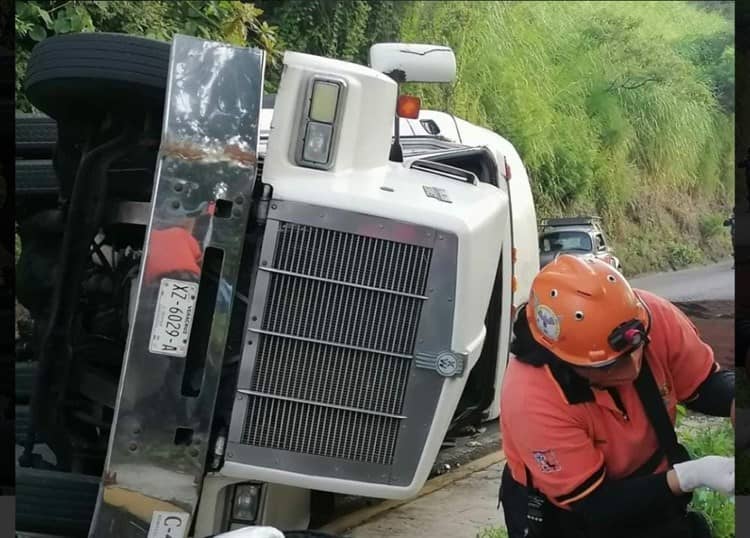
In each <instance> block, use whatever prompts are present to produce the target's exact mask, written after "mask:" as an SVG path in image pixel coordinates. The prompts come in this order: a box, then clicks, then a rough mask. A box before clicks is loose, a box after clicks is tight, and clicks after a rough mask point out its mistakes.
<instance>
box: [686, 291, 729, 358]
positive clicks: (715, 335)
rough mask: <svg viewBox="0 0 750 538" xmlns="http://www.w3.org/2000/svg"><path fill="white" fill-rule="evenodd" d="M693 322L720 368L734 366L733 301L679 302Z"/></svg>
mask: <svg viewBox="0 0 750 538" xmlns="http://www.w3.org/2000/svg"><path fill="white" fill-rule="evenodd" d="M675 305H676V306H677V307H678V308H680V310H682V311H683V312H684V313H685V314H686V315H687V316H688V317H689V318H690V319H691V321H692V322H693V323H694V324H695V326H696V328H697V329H698V331H699V333H700V335H701V338H703V340H704V341H705V342H706V343H707V344H708V345H709V346H711V347H712V348H713V350H714V355H715V357H716V361H717V362H718V363H719V364H720V365H721V367H722V368H734V301H701V302H689V303H679V302H676V303H675Z"/></svg>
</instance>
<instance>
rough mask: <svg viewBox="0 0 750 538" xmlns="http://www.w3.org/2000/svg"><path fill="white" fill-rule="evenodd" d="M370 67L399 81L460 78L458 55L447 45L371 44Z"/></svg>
mask: <svg viewBox="0 0 750 538" xmlns="http://www.w3.org/2000/svg"><path fill="white" fill-rule="evenodd" d="M370 67H372V68H373V69H375V70H376V71H380V72H381V73H385V74H386V75H388V76H389V77H391V78H392V79H393V80H395V81H396V82H398V83H399V84H401V83H404V82H453V81H454V80H455V79H456V56H455V54H454V53H453V50H452V49H451V48H450V47H445V46H443V45H418V44H413V43H376V44H375V45H373V46H372V47H370Z"/></svg>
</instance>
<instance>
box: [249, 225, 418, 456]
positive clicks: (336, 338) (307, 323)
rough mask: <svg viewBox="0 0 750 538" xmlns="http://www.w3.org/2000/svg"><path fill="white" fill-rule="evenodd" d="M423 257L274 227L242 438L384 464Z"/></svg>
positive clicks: (376, 243)
mask: <svg viewBox="0 0 750 538" xmlns="http://www.w3.org/2000/svg"><path fill="white" fill-rule="evenodd" d="M431 256H432V250H431V249H430V248H427V247H421V246H416V245H410V244H406V243H398V242H395V241H389V240H384V239H376V238H371V237H366V236H362V235H356V234H352V233H345V232H339V231H334V230H329V229H324V228H315V227H311V226H304V225H298V224H292V223H288V222H284V223H281V224H280V226H279V231H278V236H277V240H276V243H275V249H274V252H273V255H272V256H270V255H267V254H266V253H263V259H272V260H273V263H272V264H271V265H270V266H265V267H261V269H262V270H265V271H268V272H270V275H269V276H270V283H269V285H268V287H267V288H266V290H264V291H265V292H266V293H267V296H266V298H265V303H264V304H265V311H264V313H263V323H262V325H261V327H260V328H259V329H256V330H255V332H257V333H259V335H258V351H257V355H256V358H255V368H254V371H253V374H252V379H251V380H250V383H249V390H248V391H246V392H247V394H248V410H247V415H246V421H245V424H244V428H243V433H242V441H241V442H242V443H245V444H250V445H254V446H260V447H267V448H275V449H281V450H290V451H295V452H301V453H305V454H312V455H317V456H326V457H332V458H342V459H347V460H354V461H362V462H368V463H378V464H384V465H388V464H391V463H392V461H393V455H394V450H395V446H396V441H397V438H398V432H399V428H400V424H401V421H402V420H403V419H404V418H405V417H404V416H402V415H403V412H404V410H403V404H404V394H405V392H406V388H407V380H408V377H409V371H410V368H411V358H412V356H413V352H414V344H415V339H416V333H417V328H418V325H419V317H420V314H421V309H422V305H423V302H424V299H425V297H424V293H425V287H426V283H427V277H428V273H429V268H430V261H431ZM246 386H247V385H246Z"/></svg>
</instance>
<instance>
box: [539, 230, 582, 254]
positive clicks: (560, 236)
mask: <svg viewBox="0 0 750 538" xmlns="http://www.w3.org/2000/svg"><path fill="white" fill-rule="evenodd" d="M539 249H540V250H541V251H542V252H557V251H561V250H587V251H590V250H591V237H589V234H587V233H585V232H573V231H567V232H550V233H546V234H544V235H543V236H542V237H541V239H539Z"/></svg>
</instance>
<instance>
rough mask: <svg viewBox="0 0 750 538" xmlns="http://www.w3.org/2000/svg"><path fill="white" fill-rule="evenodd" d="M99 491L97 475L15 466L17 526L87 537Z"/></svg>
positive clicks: (27, 530)
mask: <svg viewBox="0 0 750 538" xmlns="http://www.w3.org/2000/svg"><path fill="white" fill-rule="evenodd" d="M98 494H99V477H97V476H88V475H80V474H72V473H61V472H57V471H42V470H39V469H29V468H26V467H16V529H17V530H19V531H26V532H36V533H48V534H53V535H56V536H70V537H71V538H77V537H79V536H80V537H85V536H87V535H88V531H89V525H90V524H91V519H92V518H93V516H94V507H95V506H96V499H97V496H98Z"/></svg>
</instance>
